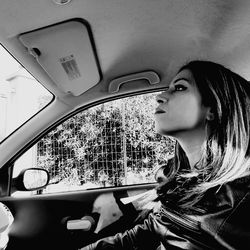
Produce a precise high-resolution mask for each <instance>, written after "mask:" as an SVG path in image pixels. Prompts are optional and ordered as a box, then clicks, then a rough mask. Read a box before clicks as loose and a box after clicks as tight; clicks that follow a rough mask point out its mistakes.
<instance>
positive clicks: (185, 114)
mask: <svg viewBox="0 0 250 250" xmlns="http://www.w3.org/2000/svg"><path fill="white" fill-rule="evenodd" d="M156 100H157V102H158V104H159V105H158V107H157V108H156V112H155V120H156V131H157V132H158V133H160V134H163V135H169V136H173V137H175V136H177V135H179V134H180V133H182V134H183V133H186V132H190V131H198V130H200V129H205V120H206V116H207V113H208V107H205V106H203V105H202V100H201V95H200V93H199V91H198V89H197V87H196V83H195V80H194V78H193V75H192V73H191V71H189V70H187V69H184V70H182V71H181V72H179V73H178V74H177V75H176V76H175V77H174V79H173V80H172V82H171V83H170V85H169V88H168V89H167V90H166V91H164V92H162V93H161V94H159V95H158V96H157V97H156Z"/></svg>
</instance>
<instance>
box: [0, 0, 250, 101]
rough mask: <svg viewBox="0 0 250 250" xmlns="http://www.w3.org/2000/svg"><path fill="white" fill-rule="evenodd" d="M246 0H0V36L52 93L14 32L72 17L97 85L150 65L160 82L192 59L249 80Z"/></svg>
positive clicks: (249, 36) (249, 22)
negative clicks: (79, 23)
mask: <svg viewBox="0 0 250 250" xmlns="http://www.w3.org/2000/svg"><path fill="white" fill-rule="evenodd" d="M249 12H250V1H248V0H245V1H243V0H241V1H239V0H237V1H235V0H220V1H218V0H177V1H176V0H72V1H71V2H70V3H68V4H65V5H58V4H55V2H54V1H53V0H43V1H41V0H12V1H9V0H1V3H0V40H1V43H2V44H3V45H4V46H5V47H6V48H7V49H8V50H9V51H10V52H11V53H13V55H14V56H15V57H16V58H17V59H18V60H20V61H21V62H22V63H23V65H24V66H25V67H26V68H27V69H28V70H29V71H30V72H31V73H32V74H34V76H35V77H37V78H38V79H39V80H40V81H41V82H42V83H43V84H44V85H45V86H46V87H47V88H48V89H50V90H51V91H53V92H54V93H55V94H56V95H57V96H61V97H62V96H63V95H64V93H61V91H60V90H57V87H56V86H55V85H54V83H53V82H52V81H51V79H50V78H49V77H48V76H47V75H46V74H45V73H44V72H43V70H42V69H41V68H40V67H39V65H38V64H37V65H32V64H34V63H33V62H34V61H33V60H31V59H30V55H28V54H27V51H26V50H25V49H23V47H22V46H23V45H22V44H21V43H20V41H19V40H18V39H17V37H18V35H19V34H21V33H24V32H28V31H31V30H35V29H39V28H42V27H46V26H48V25H52V24H55V23H58V22H62V21H65V20H69V19H72V18H82V19H84V20H86V21H87V22H88V23H89V25H90V28H91V31H92V34H93V39H94V43H95V48H96V54H97V58H98V62H99V66H100V71H101V75H102V78H101V81H100V84H101V85H103V86H107V84H108V82H110V81H111V80H112V79H114V78H116V77H119V76H124V75H126V74H131V73H134V72H140V71H144V70H154V71H155V72H157V73H158V74H159V75H160V77H161V80H162V82H164V84H165V82H167V81H169V80H170V79H171V77H172V76H173V74H174V73H175V72H176V70H177V69H178V67H180V66H181V65H182V64H183V63H185V62H187V61H189V60H191V59H207V60H213V61H216V62H219V63H222V64H224V65H226V66H228V67H230V68H231V69H233V70H235V71H236V72H238V73H240V74H242V75H243V76H245V77H246V78H248V79H249V78H250V17H249Z"/></svg>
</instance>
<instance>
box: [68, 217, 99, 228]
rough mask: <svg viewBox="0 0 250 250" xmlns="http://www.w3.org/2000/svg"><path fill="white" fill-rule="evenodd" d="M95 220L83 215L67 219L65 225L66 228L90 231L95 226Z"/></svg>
mask: <svg viewBox="0 0 250 250" xmlns="http://www.w3.org/2000/svg"><path fill="white" fill-rule="evenodd" d="M95 224H96V222H95V220H94V218H93V217H91V216H84V217H82V218H81V219H77V220H68V221H67V224H66V227H67V229H68V230H83V231H90V230H92V229H93V228H94V227H95Z"/></svg>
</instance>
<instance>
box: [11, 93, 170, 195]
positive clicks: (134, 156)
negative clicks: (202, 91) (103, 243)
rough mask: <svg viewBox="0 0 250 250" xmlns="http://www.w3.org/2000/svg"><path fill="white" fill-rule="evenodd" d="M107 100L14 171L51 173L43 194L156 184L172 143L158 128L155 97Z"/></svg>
mask: <svg viewBox="0 0 250 250" xmlns="http://www.w3.org/2000/svg"><path fill="white" fill-rule="evenodd" d="M156 94H157V93H150V94H144V95H137V96H133V97H127V98H123V99H119V100H115V101H110V102H106V103H103V104H100V105H98V106H95V107H91V108H89V109H87V110H85V111H82V112H79V113H78V114H76V115H74V116H73V117H71V118H69V119H68V120H66V121H65V122H63V123H62V124H60V125H59V126H57V127H56V128H55V129H53V130H52V131H51V132H49V133H48V134H47V135H46V136H44V137H43V138H42V139H41V140H40V141H38V143H37V144H36V145H35V146H33V147H32V148H31V149H30V150H29V151H28V152H27V153H26V154H24V155H23V156H22V157H21V158H20V159H19V160H18V161H17V162H16V163H15V167H14V176H13V177H15V176H16V175H17V174H18V173H19V172H20V171H21V170H22V169H23V166H26V167H27V166H28V167H38V168H43V169H46V170H48V171H49V174H50V184H49V185H48V186H47V187H46V188H45V189H43V190H42V192H39V193H54V192H65V191H71V190H80V189H90V188H101V187H111V186H122V185H131V184H141V183H152V182H155V180H154V171H155V170H156V169H157V168H158V167H159V166H160V165H163V164H166V162H167V160H168V159H169V158H170V157H171V156H172V155H173V151H174V141H173V140H172V139H170V138H168V137H163V136H161V135H159V134H157V133H156V132H155V129H154V126H155V124H154V117H153V115H154V108H155V106H156V101H155V96H156Z"/></svg>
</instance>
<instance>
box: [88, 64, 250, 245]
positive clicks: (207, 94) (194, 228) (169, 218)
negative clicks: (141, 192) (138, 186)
mask: <svg viewBox="0 0 250 250" xmlns="http://www.w3.org/2000/svg"><path fill="white" fill-rule="evenodd" d="M157 102H158V104H159V105H158V108H157V109H156V112H155V120H156V130H157V131H158V132H159V133H161V134H162V135H166V136H171V137H173V138H175V139H176V141H177V143H176V153H175V157H174V158H173V159H172V160H171V161H170V162H169V164H168V165H169V169H168V171H167V173H166V176H167V180H166V181H164V182H163V183H162V184H160V185H159V187H158V188H157V192H158V198H157V199H158V200H160V201H161V203H162V206H161V208H160V210H159V211H157V212H156V213H154V214H150V215H149V216H148V218H147V219H146V220H145V221H144V224H142V225H137V226H136V227H134V228H133V229H131V230H128V231H126V232H125V233H123V234H117V235H115V236H114V237H110V238H106V239H103V240H99V241H98V242H96V243H94V244H92V245H90V246H87V247H86V248H84V249H154V248H153V247H155V241H156V240H160V241H161V244H162V249H246V248H247V247H249V244H250V223H249V222H250V219H249V211H250V172H249V168H250V160H249V157H250V145H249V141H250V138H249V137H250V84H249V83H248V82H247V81H246V80H245V79H243V78H242V77H240V76H239V75H237V74H235V73H233V72H232V71H230V70H229V69H227V68H225V67H223V66H221V65H219V64H216V63H213V62H207V61H192V62H190V63H188V64H187V65H185V66H184V67H182V68H181V69H180V70H179V72H178V74H177V75H176V76H175V78H174V79H173V80H172V82H171V83H170V85H169V87H168V89H167V90H166V91H165V92H163V93H161V94H160V95H158V96H157ZM165 172H166V171H165ZM164 247H165V248H164Z"/></svg>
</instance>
